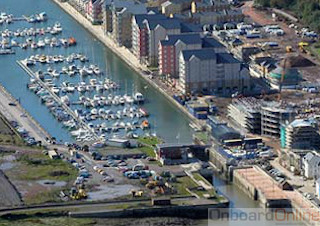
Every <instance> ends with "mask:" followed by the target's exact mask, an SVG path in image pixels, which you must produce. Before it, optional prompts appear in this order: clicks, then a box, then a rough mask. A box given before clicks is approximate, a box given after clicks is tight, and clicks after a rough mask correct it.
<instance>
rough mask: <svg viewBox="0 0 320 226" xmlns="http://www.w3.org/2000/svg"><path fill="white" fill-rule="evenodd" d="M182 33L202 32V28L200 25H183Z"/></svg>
mask: <svg viewBox="0 0 320 226" xmlns="http://www.w3.org/2000/svg"><path fill="white" fill-rule="evenodd" d="M181 32H182V33H188V32H202V26H201V25H199V24H190V23H181Z"/></svg>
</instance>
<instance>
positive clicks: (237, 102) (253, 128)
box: [228, 97, 261, 134]
mask: <svg viewBox="0 0 320 226" xmlns="http://www.w3.org/2000/svg"><path fill="white" fill-rule="evenodd" d="M228 117H229V118H230V119H232V120H233V122H234V123H236V124H237V125H239V126H240V128H242V129H243V130H244V131H245V132H247V133H253V134H261V101H260V100H258V99H256V98H254V97H244V98H238V99H232V103H231V104H229V106H228Z"/></svg>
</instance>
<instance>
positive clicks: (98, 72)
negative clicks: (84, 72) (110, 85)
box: [93, 67, 101, 75]
mask: <svg viewBox="0 0 320 226" xmlns="http://www.w3.org/2000/svg"><path fill="white" fill-rule="evenodd" d="M93 72H94V74H96V75H100V74H101V71H100V69H99V68H98V67H96V68H94V69H93Z"/></svg>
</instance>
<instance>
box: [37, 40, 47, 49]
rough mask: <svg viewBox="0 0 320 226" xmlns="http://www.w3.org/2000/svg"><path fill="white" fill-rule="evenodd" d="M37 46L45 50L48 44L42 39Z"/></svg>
mask: <svg viewBox="0 0 320 226" xmlns="http://www.w3.org/2000/svg"><path fill="white" fill-rule="evenodd" d="M37 45H38V47H39V48H44V47H45V46H46V43H45V42H44V41H43V40H42V39H40V40H39V41H38V43H37Z"/></svg>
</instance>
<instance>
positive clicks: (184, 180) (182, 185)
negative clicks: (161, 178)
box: [172, 176, 198, 196]
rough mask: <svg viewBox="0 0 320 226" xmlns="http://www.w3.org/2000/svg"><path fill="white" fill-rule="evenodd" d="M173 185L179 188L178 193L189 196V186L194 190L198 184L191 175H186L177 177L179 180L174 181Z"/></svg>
mask: <svg viewBox="0 0 320 226" xmlns="http://www.w3.org/2000/svg"><path fill="white" fill-rule="evenodd" d="M172 186H173V187H174V188H175V189H176V190H177V193H178V195H181V196H187V195H191V194H190V192H188V191H187V188H188V189H189V190H192V189H193V188H195V187H197V186H198V185H197V184H196V183H195V182H194V181H193V180H192V179H191V178H190V177H188V176H185V177H179V178H177V182H175V183H172Z"/></svg>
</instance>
